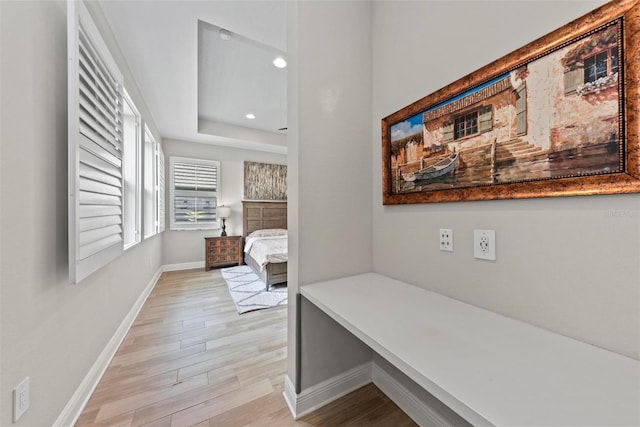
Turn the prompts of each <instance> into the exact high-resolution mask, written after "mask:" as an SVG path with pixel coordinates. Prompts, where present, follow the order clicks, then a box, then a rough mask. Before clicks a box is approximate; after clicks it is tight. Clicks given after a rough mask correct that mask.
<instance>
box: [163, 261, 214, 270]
mask: <svg viewBox="0 0 640 427" xmlns="http://www.w3.org/2000/svg"><path fill="white" fill-rule="evenodd" d="M195 268H204V261H194V262H183V263H179V264H166V265H163V266H162V271H163V272H164V271H179V270H193V269H195Z"/></svg>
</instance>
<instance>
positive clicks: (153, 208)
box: [142, 127, 158, 239]
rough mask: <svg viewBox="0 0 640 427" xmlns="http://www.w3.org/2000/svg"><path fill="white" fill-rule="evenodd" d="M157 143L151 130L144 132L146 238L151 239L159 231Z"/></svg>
mask: <svg viewBox="0 0 640 427" xmlns="http://www.w3.org/2000/svg"><path fill="white" fill-rule="evenodd" d="M157 163H158V162H157V144H156V140H155V139H154V137H153V135H152V134H151V131H150V130H149V128H148V127H145V132H144V174H143V181H144V215H143V221H142V222H143V226H142V228H143V230H144V238H145V239H149V238H151V237H153V236H155V235H156V234H157V233H158V197H157V196H158V164H157Z"/></svg>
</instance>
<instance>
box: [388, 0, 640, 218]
mask: <svg viewBox="0 0 640 427" xmlns="http://www.w3.org/2000/svg"><path fill="white" fill-rule="evenodd" d="M639 85H640V2H639V1H638V0H618V1H612V2H610V3H607V4H606V5H604V6H602V7H600V8H599V9H596V10H594V11H592V12H590V13H588V14H587V15H584V16H583V17H581V18H578V19H576V20H575V21H573V22H571V23H569V24H567V25H565V26H563V27H562V28H559V29H558V30H556V31H554V32H552V33H550V34H548V35H546V36H544V37H542V38H540V39H538V40H536V41H534V42H532V43H529V44H528V45H526V46H524V47H522V48H520V49H518V50H516V51H514V52H512V53H510V54H508V55H506V56H504V57H502V58H500V59H498V60H496V61H494V62H493V63H491V64H489V65H487V66H485V67H483V68H481V69H479V70H477V71H475V72H473V73H471V74H469V75H467V76H465V77H463V78H461V79H459V80H457V81H455V82H454V83H452V84H450V85H448V86H446V87H444V88H442V89H440V90H438V91H437V92H434V93H432V94H431V95H428V96H426V97H424V98H422V99H420V100H418V101H416V102H415V103H413V104H411V105H409V106H407V107H405V108H403V109H402V110H400V111H397V112H395V113H393V114H391V115H389V116H387V117H385V118H384V119H382V167H383V172H382V176H383V202H384V204H386V205H388V204H404V203H430V202H451V201H462V200H494V199H515V198H529V197H554V196H578V195H593V194H612V193H635V192H640V140H639V135H640V131H639V129H640V90H639Z"/></svg>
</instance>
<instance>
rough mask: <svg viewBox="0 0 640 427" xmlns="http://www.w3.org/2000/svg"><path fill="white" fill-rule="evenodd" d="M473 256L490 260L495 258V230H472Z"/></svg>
mask: <svg viewBox="0 0 640 427" xmlns="http://www.w3.org/2000/svg"><path fill="white" fill-rule="evenodd" d="M473 256H474V257H475V258H479V259H486V260H490V261H495V260H496V232H495V230H473Z"/></svg>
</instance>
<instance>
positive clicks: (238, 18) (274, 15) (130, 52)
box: [100, 0, 287, 154]
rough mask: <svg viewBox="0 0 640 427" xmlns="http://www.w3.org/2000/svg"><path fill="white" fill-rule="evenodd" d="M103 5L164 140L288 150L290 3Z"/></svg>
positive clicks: (141, 0) (177, 0)
mask: <svg viewBox="0 0 640 427" xmlns="http://www.w3.org/2000/svg"><path fill="white" fill-rule="evenodd" d="M100 5H101V8H102V10H103V12H104V15H105V17H106V19H107V21H108V23H109V25H110V27H111V30H112V31H113V34H114V36H115V38H116V41H117V42H118V45H119V47H120V49H121V51H122V53H123V55H124V57H125V59H126V61H127V64H128V66H129V69H130V70H131V72H132V74H133V76H134V78H135V80H136V83H137V85H138V87H139V88H140V90H141V92H142V95H143V97H144V100H145V102H146V104H147V106H148V108H149V110H150V112H151V114H152V116H153V120H154V122H155V124H156V126H157V127H158V131H159V132H160V134H161V136H162V137H163V138H170V139H179V140H186V141H193V142H201V143H209V144H216V145H223V146H230V147H237V148H244V149H253V150H261V151H268V152H274V153H282V154H284V153H286V151H287V149H286V134H285V131H282V130H278V129H281V128H286V126H287V124H286V68H285V69H279V68H276V67H274V65H273V64H272V60H273V59H274V58H275V57H276V56H283V57H286V42H287V27H286V24H287V3H286V1H250V0H247V1H238V0H235V1H201V0H196V1H191V0H159V1H158V0H156V1H149V0H126V1H102V2H101V3H100ZM221 29H224V30H226V31H228V33H229V35H230V37H229V40H223V39H222V38H221V37H220V30H221ZM225 38H226V37H225ZM248 113H253V114H255V116H256V117H255V119H253V120H249V119H247V118H246V117H245V115H246V114H248Z"/></svg>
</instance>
